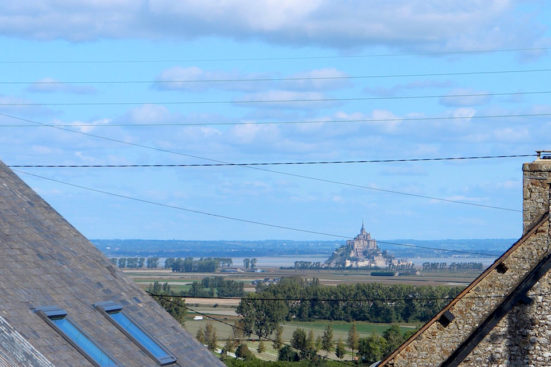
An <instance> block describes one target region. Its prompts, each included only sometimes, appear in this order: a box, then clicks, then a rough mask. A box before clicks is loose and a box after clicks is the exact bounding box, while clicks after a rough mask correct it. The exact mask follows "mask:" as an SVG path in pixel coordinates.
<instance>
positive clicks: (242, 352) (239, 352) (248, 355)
mask: <svg viewBox="0 0 551 367" xmlns="http://www.w3.org/2000/svg"><path fill="white" fill-rule="evenodd" d="M235 355H236V356H237V357H239V358H243V359H244V360H246V361H250V360H252V359H255V357H254V354H253V352H251V351H250V350H249V347H247V344H245V343H241V344H239V345H238V346H237V349H236V350H235Z"/></svg>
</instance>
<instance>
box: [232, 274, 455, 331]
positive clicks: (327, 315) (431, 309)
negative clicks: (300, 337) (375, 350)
mask: <svg viewBox="0 0 551 367" xmlns="http://www.w3.org/2000/svg"><path fill="white" fill-rule="evenodd" d="M461 290H462V287H445V286H412V285H402V284H397V285H382V284H379V283H368V284H350V285H349V284H340V285H338V286H336V287H331V286H324V285H321V284H320V283H319V280H318V279H316V278H314V279H313V280H311V281H306V280H303V279H301V278H284V279H282V280H281V281H280V282H279V283H278V284H271V285H268V286H265V285H262V284H260V285H258V286H257V292H256V293H249V294H247V296H246V297H243V298H242V299H241V302H240V303H239V306H238V307H237V313H238V314H239V315H241V316H242V320H243V326H244V328H245V331H246V333H247V334H249V335H250V334H256V335H257V336H259V337H261V338H264V337H267V336H268V335H270V334H271V333H272V332H273V331H274V330H275V329H276V327H277V326H278V325H279V323H280V322H282V321H284V320H300V321H310V320H315V319H323V320H344V321H348V322H350V321H353V320H356V321H368V322H378V323H395V322H426V321H428V320H429V319H430V318H432V316H433V315H435V314H436V313H437V312H438V311H440V310H441V309H442V308H443V307H444V306H445V305H446V304H447V303H448V302H449V299H451V298H453V297H455V296H456V295H457V294H459V292H460V291H461Z"/></svg>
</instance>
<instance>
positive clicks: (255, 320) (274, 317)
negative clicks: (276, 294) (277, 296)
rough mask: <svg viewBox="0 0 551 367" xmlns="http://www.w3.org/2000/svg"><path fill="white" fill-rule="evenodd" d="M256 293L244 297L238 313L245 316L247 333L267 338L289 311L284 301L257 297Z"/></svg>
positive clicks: (244, 323)
mask: <svg viewBox="0 0 551 367" xmlns="http://www.w3.org/2000/svg"><path fill="white" fill-rule="evenodd" d="M257 297H259V296H258V295H256V294H249V296H248V297H247V298H242V299H241V302H239V306H238V307H237V310H236V311H237V313H238V314H240V315H241V316H243V319H242V320H243V328H244V332H245V334H246V335H251V334H252V333H254V334H256V335H257V336H258V338H259V339H262V338H267V337H268V336H269V335H270V334H271V333H272V332H273V331H274V330H275V329H276V328H277V326H278V325H279V323H280V322H281V321H283V320H284V318H285V316H287V314H288V313H289V311H288V308H287V304H286V303H285V302H284V301H281V300H278V301H272V300H265V299H257Z"/></svg>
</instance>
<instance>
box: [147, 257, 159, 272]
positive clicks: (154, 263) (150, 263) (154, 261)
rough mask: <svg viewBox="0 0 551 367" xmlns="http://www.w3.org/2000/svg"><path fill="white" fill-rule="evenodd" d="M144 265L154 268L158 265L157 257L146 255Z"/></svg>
mask: <svg viewBox="0 0 551 367" xmlns="http://www.w3.org/2000/svg"><path fill="white" fill-rule="evenodd" d="M146 266H147V268H148V269H155V268H157V267H158V266H159V258H158V257H148V258H147V260H146Z"/></svg>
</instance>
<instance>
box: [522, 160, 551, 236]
mask: <svg viewBox="0 0 551 367" xmlns="http://www.w3.org/2000/svg"><path fill="white" fill-rule="evenodd" d="M522 170H523V172H524V181H523V211H522V214H523V233H526V231H527V230H529V229H530V228H531V227H532V226H533V225H534V224H535V223H536V222H537V221H538V220H539V219H540V218H541V216H542V215H543V214H545V212H547V211H548V209H549V185H550V184H551V160H543V159H538V160H536V161H535V162H532V163H525V164H524V165H523V166H522Z"/></svg>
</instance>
